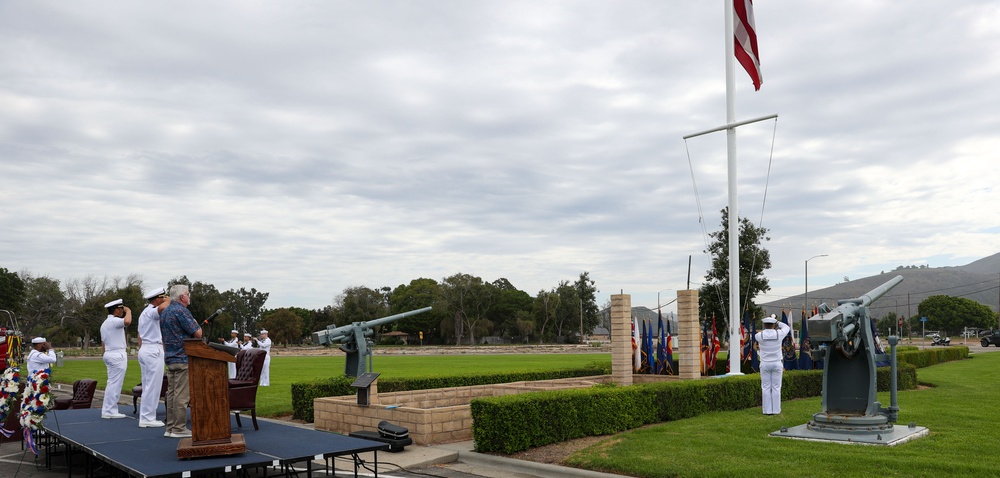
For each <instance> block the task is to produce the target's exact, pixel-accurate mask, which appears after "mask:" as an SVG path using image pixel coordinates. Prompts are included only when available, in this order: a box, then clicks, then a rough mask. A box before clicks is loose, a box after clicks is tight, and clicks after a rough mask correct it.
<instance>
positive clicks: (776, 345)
mask: <svg viewBox="0 0 1000 478" xmlns="http://www.w3.org/2000/svg"><path fill="white" fill-rule="evenodd" d="M763 322H764V330H761V331H760V332H757V334H756V335H754V338H755V339H756V340H757V343H758V344H760V389H761V404H762V408H763V409H764V415H777V414H779V413H781V374H782V372H784V370H785V367H784V365H783V364H782V361H781V360H782V354H781V341H782V340H784V339H785V337H786V336H787V335H788V333H789V332H791V330H792V328H791V327H789V326H788V324H785V323H783V322H778V319H776V318H775V316H774V314H771V316H770V317H764V319H763ZM775 326H777V329H775Z"/></svg>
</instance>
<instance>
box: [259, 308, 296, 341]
mask: <svg viewBox="0 0 1000 478" xmlns="http://www.w3.org/2000/svg"><path fill="white" fill-rule="evenodd" d="M260 325H261V327H263V328H265V329H267V336H268V338H270V339H271V340H273V341H274V342H278V343H282V344H285V345H288V344H289V343H292V342H298V341H299V339H301V338H302V317H301V316H299V314H296V313H295V312H292V311H291V310H289V309H287V308H282V309H275V310H271V311H268V312H267V313H266V314H264V317H263V318H262V319H261V320H260Z"/></svg>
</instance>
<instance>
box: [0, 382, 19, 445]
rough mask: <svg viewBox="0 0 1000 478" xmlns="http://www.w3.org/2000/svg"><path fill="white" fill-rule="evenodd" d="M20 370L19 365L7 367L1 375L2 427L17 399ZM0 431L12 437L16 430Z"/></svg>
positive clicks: (0, 405) (0, 414) (0, 404)
mask: <svg viewBox="0 0 1000 478" xmlns="http://www.w3.org/2000/svg"><path fill="white" fill-rule="evenodd" d="M20 372H21V370H20V369H19V368H17V367H7V370H4V372H3V375H2V376H0V427H2V426H3V424H4V422H6V421H7V415H8V414H10V409H11V407H12V406H13V405H14V403H15V401H16V400H17V393H18V391H19V385H20V383H19V381H20V378H21V373H20ZM0 433H3V434H4V436H7V437H10V435H11V434H13V433H14V432H13V431H10V430H6V429H3V430H0Z"/></svg>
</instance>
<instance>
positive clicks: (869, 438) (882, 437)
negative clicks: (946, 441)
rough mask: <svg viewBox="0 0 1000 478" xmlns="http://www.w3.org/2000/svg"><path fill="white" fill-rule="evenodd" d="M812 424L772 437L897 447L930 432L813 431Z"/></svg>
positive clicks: (912, 428)
mask: <svg viewBox="0 0 1000 478" xmlns="http://www.w3.org/2000/svg"><path fill="white" fill-rule="evenodd" d="M811 424H812V422H810V423H808V424H806V425H799V426H796V427H791V428H783V429H781V430H778V431H776V432H772V433H771V434H770V435H771V436H773V437H780V438H791V439H793V440H807V441H821V442H834V443H843V444H847V445H876V446H896V445H899V444H901V443H906V442H908V441H910V440H915V439H917V438H920V437H924V436H927V435H928V434H929V433H930V430H928V429H927V427H918V426H915V425H913V426H899V425H897V426H892V425H891V424H890V425H889V428H888V429H886V430H881V431H873V432H870V433H869V432H858V431H850V432H845V431H843V430H832V429H828V430H818V429H811V428H810V425H811Z"/></svg>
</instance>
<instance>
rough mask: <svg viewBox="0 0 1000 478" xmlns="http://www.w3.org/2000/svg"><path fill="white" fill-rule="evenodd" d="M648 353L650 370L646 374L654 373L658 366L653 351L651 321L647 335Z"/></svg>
mask: <svg viewBox="0 0 1000 478" xmlns="http://www.w3.org/2000/svg"><path fill="white" fill-rule="evenodd" d="M646 353H647V354H649V370H648V371H646V373H650V374H651V373H654V371H653V369H654V368H655V365H656V355H655V353H654V350H653V321H652V320H650V321H649V327H648V329H647V333H646Z"/></svg>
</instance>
